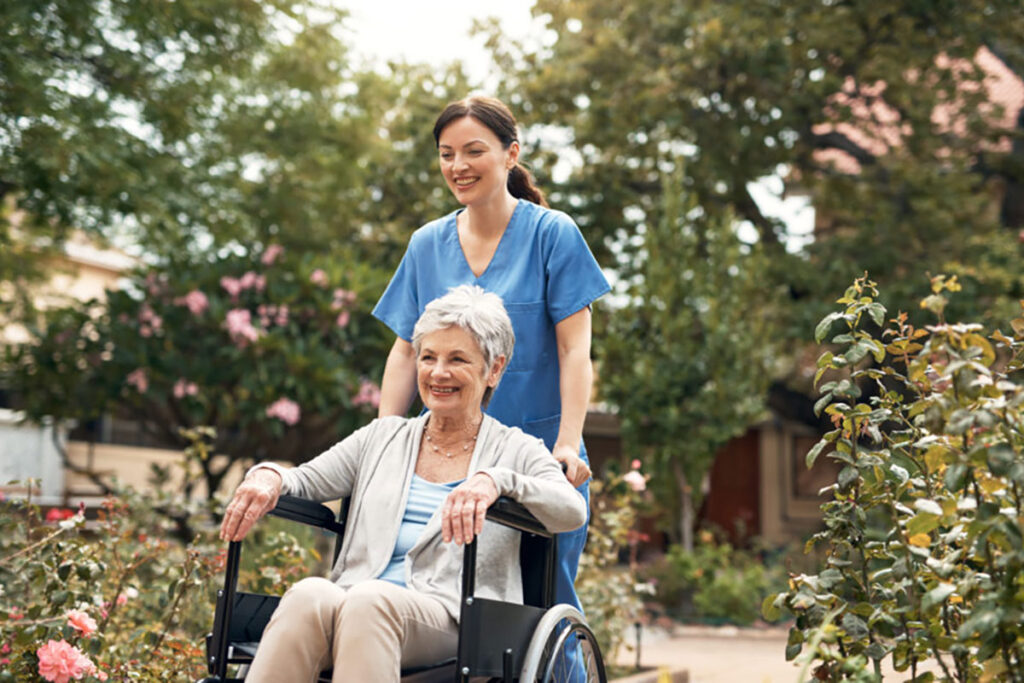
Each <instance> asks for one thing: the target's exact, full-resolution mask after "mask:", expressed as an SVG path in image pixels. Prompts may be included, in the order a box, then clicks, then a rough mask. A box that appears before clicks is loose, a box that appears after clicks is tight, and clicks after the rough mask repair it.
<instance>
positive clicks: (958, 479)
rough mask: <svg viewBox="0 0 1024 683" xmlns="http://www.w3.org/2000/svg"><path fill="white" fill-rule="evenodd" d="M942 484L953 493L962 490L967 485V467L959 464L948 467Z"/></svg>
mask: <svg viewBox="0 0 1024 683" xmlns="http://www.w3.org/2000/svg"><path fill="white" fill-rule="evenodd" d="M942 482H943V483H944V484H945V485H946V488H947V489H949V490H950V491H951V492H953V493H956V492H958V491H960V490H962V489H963V487H964V485H965V484H966V483H967V465H965V464H964V463H961V462H958V463H953V464H952V465H950V466H949V467H947V468H946V473H945V475H943V477H942Z"/></svg>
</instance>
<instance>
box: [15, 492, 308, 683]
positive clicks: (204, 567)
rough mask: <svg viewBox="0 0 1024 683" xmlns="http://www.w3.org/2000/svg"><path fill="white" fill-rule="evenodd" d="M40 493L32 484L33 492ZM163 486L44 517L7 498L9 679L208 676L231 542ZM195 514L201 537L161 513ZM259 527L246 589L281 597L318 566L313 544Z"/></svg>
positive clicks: (204, 513) (203, 512)
mask: <svg viewBox="0 0 1024 683" xmlns="http://www.w3.org/2000/svg"><path fill="white" fill-rule="evenodd" d="M29 489H30V490H31V486H30V487H29ZM219 505H220V503H219V502H217V501H212V502H210V503H208V504H205V505H196V504H189V503H186V502H185V501H182V500H181V499H180V496H177V495H171V494H169V493H166V492H163V491H160V490H157V491H155V492H151V493H147V494H146V495H145V496H142V495H139V494H137V493H134V492H132V491H124V492H122V494H121V495H119V496H118V497H108V498H107V499H106V500H105V501H104V502H103V505H102V507H101V508H100V509H98V510H96V511H95V512H94V513H93V512H90V513H89V514H88V515H86V514H85V511H84V510H79V511H77V512H75V511H71V510H58V514H56V515H51V514H49V513H47V514H43V513H42V511H41V510H40V509H39V508H38V507H37V506H36V505H34V504H33V503H32V502H31V500H2V501H0V681H3V682H6V681H11V682H14V681H17V682H18V683H21V682H24V681H51V682H53V683H65V682H66V681H69V680H73V681H78V680H82V681H143V682H150V681H151V682H153V683H156V682H157V681H160V682H164V681H194V680H197V679H199V678H201V677H203V676H204V675H205V673H206V662H205V652H204V649H203V648H204V643H203V636H204V634H205V633H207V632H208V631H209V630H210V627H211V625H212V623H213V605H214V594H215V592H216V589H217V588H218V587H220V580H221V571H222V569H223V557H224V552H223V551H224V546H223V544H222V543H221V542H220V541H219V540H217V538H216V525H215V523H214V521H213V519H212V517H211V514H210V511H211V510H215V509H219ZM167 506H176V507H178V508H179V509H183V510H186V511H187V515H188V517H189V525H188V526H189V527H190V528H192V529H195V530H197V532H196V534H195V536H194V537H193V539H192V542H190V543H188V544H181V543H179V542H177V541H175V540H173V538H174V535H175V531H176V526H175V523H174V522H172V521H170V520H169V519H168V518H167V516H166V515H164V514H162V513H161V512H159V511H158V508H163V507H167ZM279 522H280V520H272V521H271V522H269V523H264V524H261V525H260V527H259V528H258V529H257V531H256V533H254V534H253V535H252V539H251V540H249V541H247V543H248V544H250V545H253V546H256V547H255V548H248V549H247V550H246V554H247V555H248V556H249V557H258V558H259V563H258V565H254V564H249V565H247V566H246V567H245V568H244V571H243V572H242V574H241V576H240V581H241V582H242V583H241V585H243V586H245V587H246V588H247V589H250V590H252V589H254V590H259V591H261V592H269V593H277V594H280V593H282V592H283V591H284V590H285V588H286V587H287V586H288V585H290V584H291V583H293V582H294V581H295V580H297V579H298V578H301V577H302V576H304V575H306V574H308V573H312V572H314V571H317V568H316V567H315V564H316V563H315V561H314V560H315V559H316V558H317V556H316V554H315V552H314V551H313V550H312V548H313V543H312V540H311V539H310V538H308V537H302V538H296V537H295V536H293V535H291V534H290V533H286V532H285V531H282V530H281V527H280V524H278V523H279Z"/></svg>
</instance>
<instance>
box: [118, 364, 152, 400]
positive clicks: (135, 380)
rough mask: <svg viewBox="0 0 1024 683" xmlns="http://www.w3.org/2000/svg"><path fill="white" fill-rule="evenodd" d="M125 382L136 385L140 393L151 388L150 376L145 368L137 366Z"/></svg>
mask: <svg viewBox="0 0 1024 683" xmlns="http://www.w3.org/2000/svg"><path fill="white" fill-rule="evenodd" d="M124 382H125V384H129V385H131V386H133V387H135V388H136V389H137V390H138V392H139V393H140V394H144V393H146V391H147V390H148V389H149V377H148V376H147V375H146V371H145V370H144V369H143V368H136V369H135V370H132V371H131V372H130V373H128V376H127V377H125V378H124Z"/></svg>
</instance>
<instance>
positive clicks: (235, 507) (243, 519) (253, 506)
mask: <svg viewBox="0 0 1024 683" xmlns="http://www.w3.org/2000/svg"><path fill="white" fill-rule="evenodd" d="M281 485H282V481H281V475H280V474H278V473H277V472H275V471H274V470H272V469H269V468H266V467H261V468H260V469H257V470H253V472H252V473H251V474H250V475H249V476H248V477H246V478H245V480H243V481H242V483H241V484H239V485H238V488H237V489H235V495H234V497H232V498H231V502H230V503H228V508H227V510H226V511H225V513H224V521H223V522H221V525H220V537H221V540H223V541H241V540H242V539H243V538H245V535H246V534H247V533H249V529H251V528H252V525H253V524H255V523H256V521H257V520H258V519H259V518H260V517H262V516H263V515H265V514H267V513H268V512H269V511H270V510H273V509H274V506H275V505H277V499H278V498H279V497H280V495H281Z"/></svg>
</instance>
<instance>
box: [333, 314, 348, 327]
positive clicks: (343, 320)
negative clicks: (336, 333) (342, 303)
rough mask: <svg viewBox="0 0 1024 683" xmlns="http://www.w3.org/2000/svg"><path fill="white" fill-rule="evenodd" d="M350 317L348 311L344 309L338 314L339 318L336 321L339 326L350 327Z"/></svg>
mask: <svg viewBox="0 0 1024 683" xmlns="http://www.w3.org/2000/svg"><path fill="white" fill-rule="evenodd" d="M348 318H349V316H348V311H342V312H341V313H339V314H338V319H337V320H336V321H335V322H336V323H337V325H338V327H341V328H345V327H348Z"/></svg>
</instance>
